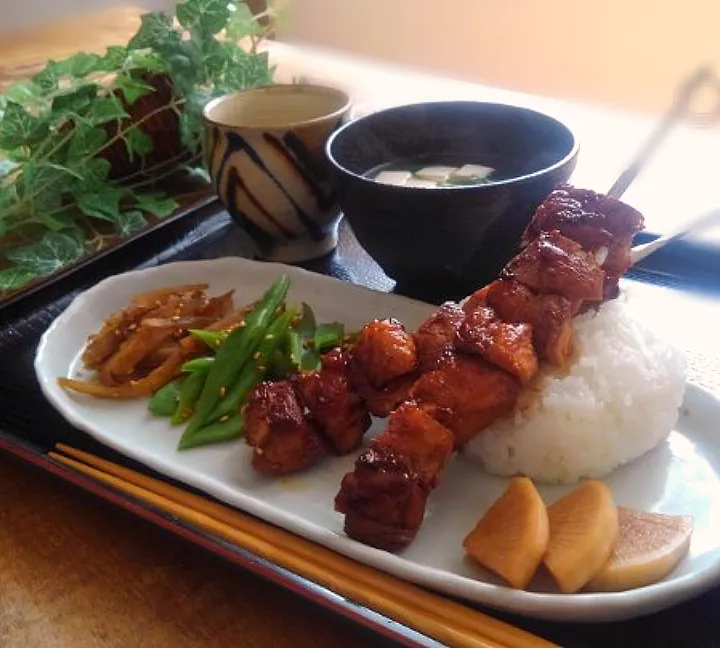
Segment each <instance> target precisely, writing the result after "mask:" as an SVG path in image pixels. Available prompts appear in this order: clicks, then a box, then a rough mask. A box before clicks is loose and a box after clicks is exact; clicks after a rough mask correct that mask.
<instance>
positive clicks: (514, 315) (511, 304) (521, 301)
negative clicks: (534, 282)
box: [485, 280, 574, 367]
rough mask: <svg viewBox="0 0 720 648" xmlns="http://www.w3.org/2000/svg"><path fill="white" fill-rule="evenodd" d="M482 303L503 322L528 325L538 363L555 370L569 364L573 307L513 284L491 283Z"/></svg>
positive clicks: (556, 298) (518, 284)
mask: <svg viewBox="0 0 720 648" xmlns="http://www.w3.org/2000/svg"><path fill="white" fill-rule="evenodd" d="M485 299H486V302H487V304H488V306H490V307H491V308H492V309H493V310H494V311H495V312H496V313H497V314H498V315H499V316H500V319H501V320H502V321H503V322H509V323H511V324H529V325H530V326H531V327H532V336H533V344H534V345H535V351H536V352H537V355H538V357H539V358H540V359H541V360H546V361H547V362H548V363H550V364H551V365H554V366H556V367H564V366H565V365H567V363H568V362H570V359H571V358H572V355H573V352H574V344H573V328H572V316H573V305H572V304H571V302H570V301H569V300H568V299H566V298H565V297H561V296H560V295H535V294H533V292H532V291H531V290H530V289H528V288H526V287H525V286H523V285H522V284H520V283H518V282H517V281H512V280H508V281H494V282H493V283H491V284H490V285H489V286H488V290H487V293H486V297H485Z"/></svg>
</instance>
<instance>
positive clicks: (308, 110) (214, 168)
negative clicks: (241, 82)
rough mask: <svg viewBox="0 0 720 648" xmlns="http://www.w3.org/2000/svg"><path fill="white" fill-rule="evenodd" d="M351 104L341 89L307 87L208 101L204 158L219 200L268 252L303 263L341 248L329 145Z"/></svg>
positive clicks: (277, 87)
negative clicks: (330, 167)
mask: <svg viewBox="0 0 720 648" xmlns="http://www.w3.org/2000/svg"><path fill="white" fill-rule="evenodd" d="M350 106H351V101H350V98H349V97H348V95H347V94H345V93H344V92H342V91H341V90H337V89H334V88H329V87H324V86H317V85H307V84H293V85H274V86H267V87H262V88H254V89H251V90H244V91H241V92H237V93H234V94H229V95H225V96H223V97H218V98H217V99H214V100H212V101H211V102H210V103H209V104H208V105H207V106H206V108H205V111H204V117H205V158H206V161H207V165H208V169H209V170H210V174H211V176H212V179H213V182H214V184H215V188H216V191H217V194H218V197H219V198H220V200H221V201H222V202H223V204H224V205H225V207H226V208H227V210H228V211H229V212H230V214H231V216H232V217H233V218H234V219H235V220H236V222H237V223H238V224H239V225H240V226H241V227H243V228H244V229H245V230H246V231H247V232H248V233H249V234H250V236H251V237H252V238H253V240H254V241H255V243H256V244H257V246H258V249H259V253H260V256H261V257H263V258H265V259H268V260H272V261H282V262H286V263H294V262H301V261H306V260H309V259H313V258H317V257H320V256H323V255H325V254H327V253H329V252H331V251H332V250H333V249H334V248H335V246H336V245H337V228H338V221H339V218H340V211H339V207H338V203H337V200H336V196H335V191H334V189H333V184H332V181H331V174H330V169H329V165H328V163H327V161H326V157H325V144H326V142H327V139H328V137H329V136H330V135H331V134H332V133H333V131H335V129H336V128H338V127H339V126H340V125H341V124H342V123H343V122H344V121H345V120H346V119H347V117H348V115H349V112H350Z"/></svg>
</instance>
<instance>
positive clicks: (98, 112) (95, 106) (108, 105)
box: [87, 94, 129, 126]
mask: <svg viewBox="0 0 720 648" xmlns="http://www.w3.org/2000/svg"><path fill="white" fill-rule="evenodd" d="M127 117H129V115H128V114H127V112H126V111H125V108H124V107H123V105H122V102H121V101H120V99H119V98H118V97H117V96H116V95H114V94H109V95H107V96H106V97H103V98H102V99H98V100H96V101H94V102H93V103H92V105H91V106H90V110H89V111H88V113H87V119H88V120H89V121H90V123H91V124H92V125H93V126H100V125H101V124H105V123H107V122H110V121H115V120H118V119H126V118H127Z"/></svg>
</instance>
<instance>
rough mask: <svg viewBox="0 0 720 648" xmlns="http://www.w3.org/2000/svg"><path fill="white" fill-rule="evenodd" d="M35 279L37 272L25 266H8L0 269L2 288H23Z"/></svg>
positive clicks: (0, 284) (3, 289)
mask: <svg viewBox="0 0 720 648" xmlns="http://www.w3.org/2000/svg"><path fill="white" fill-rule="evenodd" d="M33 279H35V273H34V272H32V271H31V270H27V269H25V268H6V269H5V270H0V290H1V291H5V292H8V291H10V290H17V289H18V288H22V287H23V286H24V285H25V284H27V283H30V282H31V281H32V280H33Z"/></svg>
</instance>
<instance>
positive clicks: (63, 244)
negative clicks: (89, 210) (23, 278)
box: [5, 231, 85, 276]
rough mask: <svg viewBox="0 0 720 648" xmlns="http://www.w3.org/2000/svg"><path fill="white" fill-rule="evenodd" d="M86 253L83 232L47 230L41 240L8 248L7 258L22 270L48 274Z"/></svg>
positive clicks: (36, 273)
mask: <svg viewBox="0 0 720 648" xmlns="http://www.w3.org/2000/svg"><path fill="white" fill-rule="evenodd" d="M84 253H85V245H84V241H83V240H82V234H81V233H79V232H76V231H73V232H68V233H66V232H47V233H46V234H45V235H44V236H43V237H42V239H40V241H39V242H37V243H33V244H32V245H24V246H22V247H16V248H12V249H10V250H8V251H7V252H6V253H5V256H6V258H7V259H8V260H9V261H11V262H12V263H14V264H15V265H16V266H18V267H19V268H20V269H22V270H26V271H28V272H32V273H34V274H35V275H40V276H42V275H48V274H52V273H53V272H55V271H56V270H59V269H60V268H62V267H63V266H65V265H67V264H68V263H70V262H71V261H74V260H75V259H77V258H79V257H81V256H82V255H83V254H84Z"/></svg>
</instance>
